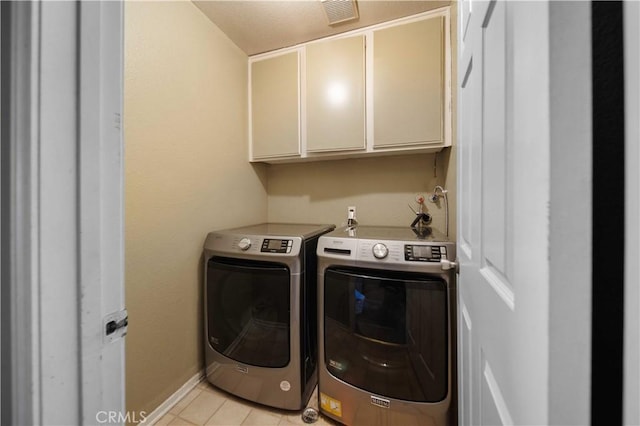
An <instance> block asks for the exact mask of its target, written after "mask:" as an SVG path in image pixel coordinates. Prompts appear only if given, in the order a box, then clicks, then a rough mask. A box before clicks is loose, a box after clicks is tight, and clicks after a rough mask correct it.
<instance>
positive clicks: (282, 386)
mask: <svg viewBox="0 0 640 426" xmlns="http://www.w3.org/2000/svg"><path fill="white" fill-rule="evenodd" d="M280 389H282V390H283V391H285V392H289V390H290V389H291V383H289V382H288V381H286V380H283V381H281V382H280Z"/></svg>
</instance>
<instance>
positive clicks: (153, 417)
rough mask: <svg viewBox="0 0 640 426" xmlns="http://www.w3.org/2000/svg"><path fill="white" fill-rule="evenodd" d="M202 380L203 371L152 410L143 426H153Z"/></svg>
mask: <svg viewBox="0 0 640 426" xmlns="http://www.w3.org/2000/svg"><path fill="white" fill-rule="evenodd" d="M203 380H204V370H202V371H200V372H198V373H197V374H196V375H195V376H193V377H192V378H190V379H189V380H187V382H186V383H185V384H184V385H182V386H181V387H180V389H178V390H177V391H175V392H174V393H173V395H171V396H170V397H169V398H167V399H166V400H165V401H164V402H163V403H162V404H160V405H159V406H158V408H156V409H155V410H153V411H152V412H151V413H150V414H149V415H148V416H147V417H146V419H145V421H144V424H145V425H149V426H151V425H153V424H155V423H156V422H157V421H158V420H160V419H161V418H162V416H164V415H165V414H167V413H168V412H169V410H171V407H173V406H174V405H175V404H176V403H177V402H178V401H180V400H181V399H182V398H183V397H184V396H185V395H186V394H188V393H189V391H191V390H192V389H193V388H195V387H196V386H198V383H200V382H201V381H203Z"/></svg>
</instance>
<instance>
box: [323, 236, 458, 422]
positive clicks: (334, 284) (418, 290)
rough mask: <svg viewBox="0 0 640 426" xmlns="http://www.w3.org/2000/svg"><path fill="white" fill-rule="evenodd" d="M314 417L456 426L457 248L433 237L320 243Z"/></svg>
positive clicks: (333, 239) (326, 238) (337, 238)
mask: <svg viewBox="0 0 640 426" xmlns="http://www.w3.org/2000/svg"><path fill="white" fill-rule="evenodd" d="M317 253H318V301H319V307H318V310H319V315H318V325H319V348H320V351H319V357H320V365H319V376H318V388H319V396H320V408H321V411H322V412H323V413H324V414H325V415H328V416H329V417H331V418H333V419H335V420H337V421H339V422H341V423H344V424H346V425H365V424H366V425H368V426H373V425H391V426H394V425H438V426H440V425H450V424H456V423H457V415H456V405H457V398H456V393H457V387H456V370H455V365H456V356H455V354H456V334H455V330H456V327H455V318H456V312H455V311H456V271H455V267H456V264H455V259H456V247H455V243H453V242H451V241H448V239H447V238H446V237H445V236H444V235H442V234H440V233H439V232H437V231H435V230H431V229H429V228H428V229H426V230H424V231H423V232H418V231H415V230H413V229H412V228H393V227H363V226H359V227H357V228H356V229H344V228H343V229H338V230H335V231H333V232H331V233H329V234H326V235H324V236H322V237H321V238H320V239H319V241H318V249H317Z"/></svg>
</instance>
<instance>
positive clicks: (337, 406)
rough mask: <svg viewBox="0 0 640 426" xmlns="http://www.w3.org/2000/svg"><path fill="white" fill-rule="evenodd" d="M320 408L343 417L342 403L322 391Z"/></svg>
mask: <svg viewBox="0 0 640 426" xmlns="http://www.w3.org/2000/svg"><path fill="white" fill-rule="evenodd" d="M320 408H321V409H322V411H324V412H326V413H329V414H333V415H334V416H337V417H342V403H341V402H340V401H338V400H337V399H333V398H331V397H330V396H328V395H327V394H325V393H322V392H320Z"/></svg>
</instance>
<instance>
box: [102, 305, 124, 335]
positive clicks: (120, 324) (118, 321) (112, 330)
mask: <svg viewBox="0 0 640 426" xmlns="http://www.w3.org/2000/svg"><path fill="white" fill-rule="evenodd" d="M128 325H129V315H128V314H127V310H126V309H123V310H121V311H119V312H114V313H111V314H109V315H107V316H106V317H104V319H103V320H102V330H103V333H104V334H103V335H102V341H103V343H111V342H113V341H114V340H116V339H119V338H121V337H124V336H126V335H127V327H128Z"/></svg>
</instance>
